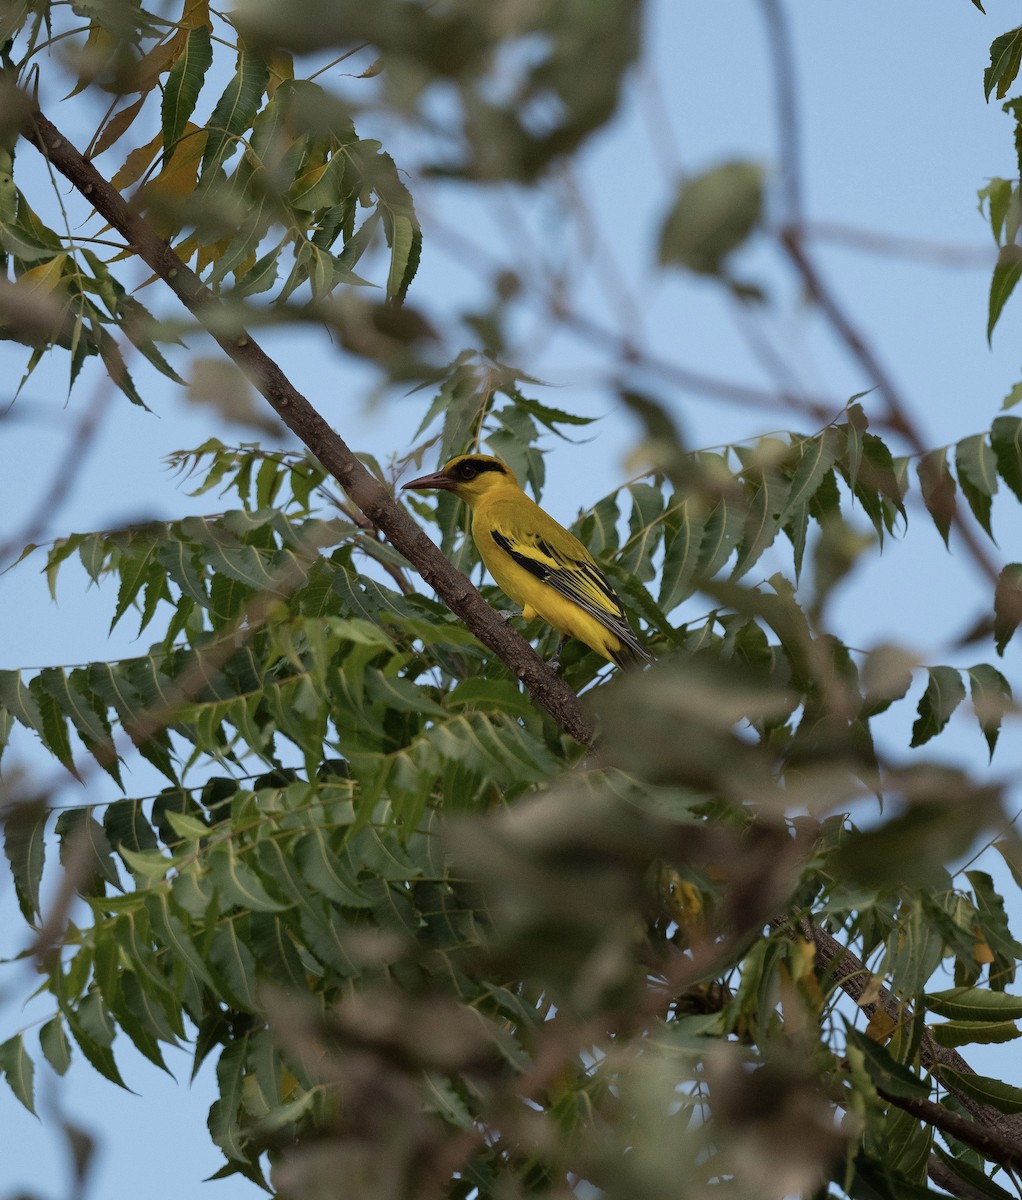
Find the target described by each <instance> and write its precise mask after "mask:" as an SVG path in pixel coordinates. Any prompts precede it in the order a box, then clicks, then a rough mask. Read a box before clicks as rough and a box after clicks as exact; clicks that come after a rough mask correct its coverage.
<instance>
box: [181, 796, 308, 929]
mask: <svg viewBox="0 0 1022 1200" xmlns="http://www.w3.org/2000/svg"><path fill="white" fill-rule="evenodd" d="M168 815H169V814H168ZM209 865H210V873H211V876H212V879H213V883H214V885H215V886H216V889H217V891H218V892H219V893H220V898H221V901H222V902H223V905H224V907H225V908H230V907H233V906H235V905H236V906H238V907H239V908H247V909H251V910H252V911H255V912H280V911H281V910H282V909H285V908H287V907H288V906H287V905H286V904H282V903H281V902H280V901H279V900H275V899H274V898H273V897H272V896H271V895H270V893H269V892H268V891H267V890H266V888H265V887H264V886H263V884H262V883H261V882H260V880H259V877H258V876H257V875H256V873H255V871H253V870H252V868H251V867H250V866H248V864H247V863H245V862H243V861H242V859H241V858H240V857H239V855H238V853H237V851H236V850H235V848H234V846H233V844H232V843H231V842H222V843H221V844H220V845H218V846H217V847H216V848H215V849H214V851H213V852H212V853H211V854H210V856H209Z"/></svg>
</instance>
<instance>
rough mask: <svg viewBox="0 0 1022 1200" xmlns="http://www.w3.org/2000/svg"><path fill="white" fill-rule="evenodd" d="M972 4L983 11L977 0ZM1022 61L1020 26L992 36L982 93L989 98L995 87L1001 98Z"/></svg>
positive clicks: (1001, 98) (1021, 31)
mask: <svg viewBox="0 0 1022 1200" xmlns="http://www.w3.org/2000/svg"><path fill="white" fill-rule="evenodd" d="M972 2H973V4H975V5H976V7H977V8H978V9H979V10H980V12H983V6H982V4H981V3H980V2H979V0H972ZM1020 62H1022V26H1019V28H1017V29H1009V30H1008V32H1007V33H1002V34H1001V35H1000V37H996V38H994V40H993V41H992V42H991V44H990V66H989V67H987V68H986V70H985V71H984V72H983V95H984V97H985V98H986V99H987V100H989V99H990V93H991V92H992V91H993V90H994V88H996V89H997V99H998V100H1003V99H1004V97H1005V96H1006V95H1007V94H1008V89H1009V88H1010V87H1011V85H1012V83H1014V81H1015V76H1016V75H1017V74H1018V68H1019V63H1020Z"/></svg>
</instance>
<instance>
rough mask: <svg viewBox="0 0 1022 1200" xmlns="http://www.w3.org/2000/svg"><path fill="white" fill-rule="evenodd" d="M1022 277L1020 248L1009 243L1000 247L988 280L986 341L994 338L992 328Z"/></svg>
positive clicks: (1021, 248)
mask: <svg viewBox="0 0 1022 1200" xmlns="http://www.w3.org/2000/svg"><path fill="white" fill-rule="evenodd" d="M1020 276H1022V246H1017V245H1015V244H1014V243H1009V244H1008V245H1006V246H1002V247H1001V249H1000V251H999V252H998V255H997V263H996V264H995V266H994V273H993V275H992V276H991V278H990V302H989V315H988V317H987V341H988V342H989V341H991V340H992V338H993V336H994V327H995V326H996V324H997V321H998V318H999V317H1000V315H1001V311H1002V310H1003V308H1004V306H1005V304H1006V303H1007V302H1008V297H1009V296H1010V295H1011V293H1012V292H1013V291H1014V290H1015V285H1016V284H1017V283H1018V281H1019V277H1020Z"/></svg>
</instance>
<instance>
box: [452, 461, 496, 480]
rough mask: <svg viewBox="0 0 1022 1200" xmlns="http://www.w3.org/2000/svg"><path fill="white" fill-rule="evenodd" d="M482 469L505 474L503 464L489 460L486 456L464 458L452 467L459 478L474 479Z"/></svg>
mask: <svg viewBox="0 0 1022 1200" xmlns="http://www.w3.org/2000/svg"><path fill="white" fill-rule="evenodd" d="M484 471H499V472H500V473H501V474H502V475H503V474H506V471H505V469H504V466H503V464H502V463H499V462H491V461H490V460H489V459H486V458H466V459H465V460H464V461H463V462H460V463H458V465H457V466H456V467H455V468H454V474H455V475H456V476H457V477H458V478H459V479H474V478H475V477H476V476H477V475H481V474H482V473H483V472H484Z"/></svg>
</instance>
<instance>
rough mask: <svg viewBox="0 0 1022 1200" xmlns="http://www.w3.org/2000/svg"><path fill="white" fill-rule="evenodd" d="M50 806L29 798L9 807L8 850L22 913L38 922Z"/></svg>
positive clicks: (6, 823) (5, 817) (6, 814)
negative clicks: (40, 886)
mask: <svg viewBox="0 0 1022 1200" xmlns="http://www.w3.org/2000/svg"><path fill="white" fill-rule="evenodd" d="M48 819H49V809H48V807H47V805H46V803H45V801H43V800H25V801H22V802H21V803H19V804H14V805H12V806H10V807H8V808H7V809H6V811H5V812H4V814H3V822H4V853H5V854H6V856H7V861H8V862H9V863H10V864H11V875H12V876H13V878H14V890H15V892H16V893H17V897H18V906H19V908H20V909H21V913H22V916H24V918H25V920H26V921H27V922H28V923H29V924H30V925H34V924H35V922H36V919H37V918H38V916H39V913H40V909H39V885H40V882H41V881H42V877H43V864H44V860H45V856H46V824H47V821H48Z"/></svg>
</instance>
